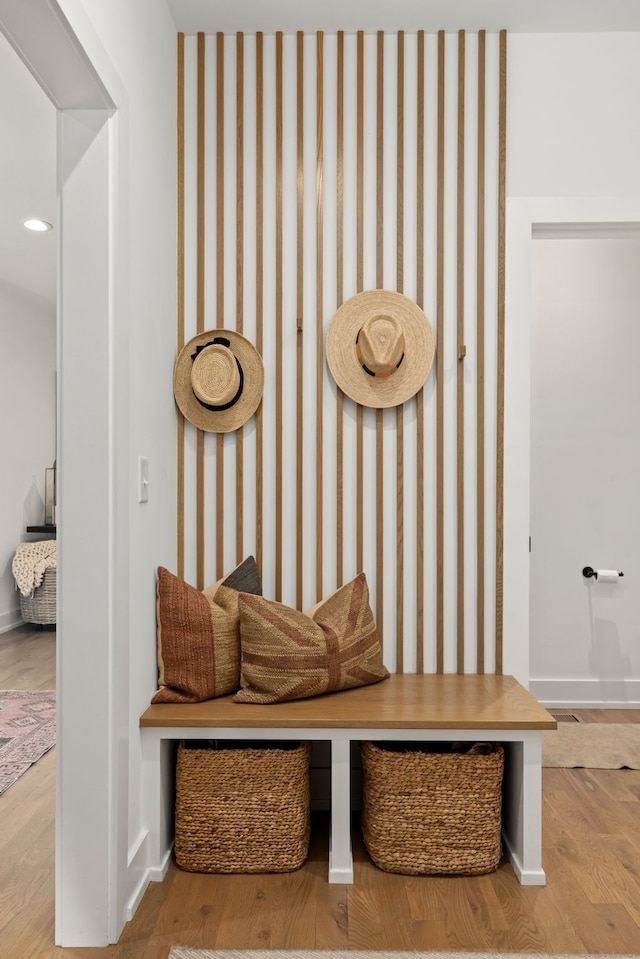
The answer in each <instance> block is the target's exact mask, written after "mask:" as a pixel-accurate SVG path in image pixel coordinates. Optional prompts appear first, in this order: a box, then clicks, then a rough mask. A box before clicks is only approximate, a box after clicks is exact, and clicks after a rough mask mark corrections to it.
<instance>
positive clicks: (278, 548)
mask: <svg viewBox="0 0 640 959" xmlns="http://www.w3.org/2000/svg"><path fill="white" fill-rule="evenodd" d="M282 109H283V104H282V33H281V32H278V33H276V331H275V332H276V369H275V378H276V439H275V446H276V449H275V454H276V462H275V480H276V483H275V519H276V528H275V598H276V601H277V602H281V601H282V428H283V423H282V279H283V278H282V267H283V264H282V239H283V237H282V148H283V142H282Z"/></svg>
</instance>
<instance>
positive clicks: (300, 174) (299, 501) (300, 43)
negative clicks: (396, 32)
mask: <svg viewBox="0 0 640 959" xmlns="http://www.w3.org/2000/svg"><path fill="white" fill-rule="evenodd" d="M303 117H304V34H303V33H302V32H301V31H300V32H298V34H297V119H296V123H297V222H296V238H297V277H296V302H297V306H296V317H297V323H296V391H297V393H296V478H297V482H296V557H297V562H296V606H297V608H298V609H302V604H303V599H302V557H303V522H302V517H303V503H304V497H303V488H304V487H303V484H304V468H303V430H302V425H303V421H304V391H303V326H304V323H303V308H304V307H303V304H304V296H303V295H304V270H303V254H304V123H303Z"/></svg>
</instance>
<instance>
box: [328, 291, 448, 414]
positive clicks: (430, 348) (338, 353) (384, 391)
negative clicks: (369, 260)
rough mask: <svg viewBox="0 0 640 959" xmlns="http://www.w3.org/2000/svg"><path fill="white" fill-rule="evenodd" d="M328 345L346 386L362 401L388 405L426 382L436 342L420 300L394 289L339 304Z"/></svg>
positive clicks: (337, 376)
mask: <svg viewBox="0 0 640 959" xmlns="http://www.w3.org/2000/svg"><path fill="white" fill-rule="evenodd" d="M326 349H327V362H328V364H329V369H330V370H331V374H332V376H333V378H334V380H335V381H336V383H337V384H338V386H339V387H340V389H341V390H342V391H343V392H344V393H346V395H347V396H349V397H351V399H352V400H355V402H356V403H360V404H361V405H362V406H370V407H374V408H375V409H384V408H386V407H389V406H400V405H401V404H402V403H404V402H406V401H407V400H408V399H410V398H411V397H412V396H414V395H415V394H416V393H417V392H418V390H419V389H420V388H421V387H422V386H424V383H425V381H426V379H427V377H428V375H429V372H430V370H431V366H432V365H433V356H434V352H435V345H434V337H433V329H432V328H431V324H430V323H429V320H428V319H427V317H426V316H425V314H424V313H423V312H422V310H421V309H420V307H419V306H418V305H417V304H416V303H414V302H413V301H412V300H410V299H409V298H408V297H406V296H404V295H403V294H402V293H395V292H393V291H391V290H367V291H365V292H364V293H357V294H356V296H352V297H351V299H349V300H347V301H346V303H343V304H342V306H341V307H340V308H339V309H338V311H337V312H336V314H335V316H334V317H333V319H332V321H331V324H330V326H329V329H328V331H327V341H326Z"/></svg>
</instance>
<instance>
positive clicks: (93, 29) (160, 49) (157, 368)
mask: <svg viewBox="0 0 640 959" xmlns="http://www.w3.org/2000/svg"><path fill="white" fill-rule="evenodd" d="M61 6H62V8H63V12H64V14H65V16H66V17H67V19H68V21H69V24H70V26H71V28H72V30H73V32H74V33H75V35H76V37H77V38H78V42H79V44H80V46H81V47H82V48H83V50H84V53H85V55H86V57H87V58H88V60H89V61H90V62H91V64H92V67H93V69H94V70H95V72H96V74H97V75H98V77H99V78H100V80H101V81H102V84H103V85H104V88H106V91H107V92H108V95H109V97H110V98H111V100H112V101H113V103H114V106H115V112H113V114H112V116H111V117H109V113H108V111H106V110H101V109H96V110H91V109H89V110H79V111H66V112H65V113H64V114H63V116H62V120H61V125H60V145H61V159H60V162H61V203H62V218H63V239H62V252H61V292H60V304H61V306H60V309H61V321H60V326H61V332H60V342H59V357H60V365H59V371H60V372H59V380H60V396H59V403H60V424H61V426H60V431H61V432H60V437H59V444H60V445H59V450H60V451H61V455H60V460H61V464H60V466H61V471H60V480H61V499H62V502H61V510H60V527H61V529H60V540H59V547H60V551H59V556H60V559H61V571H62V577H61V578H62V599H61V604H60V605H61V610H60V612H61V616H60V618H59V621H60V623H61V628H60V630H59V663H58V669H59V689H60V707H59V729H60V736H61V741H60V747H61V748H60V749H59V754H58V760H59V762H58V791H59V803H58V811H59V815H58V828H57V837H58V846H57V881H56V892H57V900H56V910H57V912H56V939H57V942H58V943H60V944H62V945H104V944H106V943H107V942H113V941H116V940H117V938H118V936H119V933H120V930H121V929H122V926H123V925H124V923H125V921H126V919H127V918H128V917H129V916H130V915H131V913H132V911H133V909H134V908H135V905H136V903H137V901H138V899H139V897H140V896H141V895H142V892H143V891H144V888H145V886H146V883H147V882H148V879H149V875H148V871H147V868H146V845H145V842H146V830H145V814H144V809H143V807H142V797H141V791H142V784H141V757H140V749H139V734H138V717H139V715H140V713H141V712H142V710H143V709H144V707H145V706H146V705H147V704H148V702H149V699H150V696H151V694H152V692H153V690H154V689H155V688H156V676H157V674H156V656H155V649H156V643H155V604H154V592H155V568H156V566H157V565H158V564H159V563H162V564H165V565H169V564H170V563H171V561H172V559H173V557H174V556H175V525H174V523H173V522H172V521H171V519H170V518H171V517H173V515H174V512H175V432H174V431H175V408H174V403H173V395H172V388H171V384H172V369H173V361H174V357H175V333H174V331H175V308H176V284H175V183H176V177H175V173H176V169H175V156H176V145H175V116H176V107H175V76H176V62H175V61H176V36H175V28H174V26H173V22H172V20H171V19H170V17H169V15H168V12H167V10H166V8H165V7H164V5H163V4H159V3H157V2H155V0H154V2H152V0H147V2H140V3H136V4H135V5H132V4H129V3H128V2H124V0H123V2H116V3H110V4H109V5H108V6H106V5H105V4H104V3H101V2H98V0H95V2H94V0H87V2H78V0H66V2H64V3H62V4H61ZM107 102H108V98H105V97H103V98H102V99H101V96H100V93H99V92H98V94H97V96H96V103H97V105H98V107H100V105H101V103H107ZM83 331H84V337H83ZM140 454H143V455H146V456H148V457H149V461H150V475H151V487H150V499H149V503H148V504H145V505H144V506H140V505H138V502H137V482H136V481H137V459H138V455H140ZM89 503H90V507H89ZM168 518H169V519H168ZM89 558H90V560H91V561H90V562H89V561H88V560H89ZM79 677H82V679H83V681H79Z"/></svg>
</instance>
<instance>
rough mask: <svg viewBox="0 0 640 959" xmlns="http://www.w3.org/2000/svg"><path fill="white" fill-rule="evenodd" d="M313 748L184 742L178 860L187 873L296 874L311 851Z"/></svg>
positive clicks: (178, 808) (179, 783)
mask: <svg viewBox="0 0 640 959" xmlns="http://www.w3.org/2000/svg"><path fill="white" fill-rule="evenodd" d="M310 755H311V746H310V744H309V743H300V744H293V746H292V747H291V748H285V744H283V743H278V744H277V746H274V747H273V748H268V747H265V746H264V745H263V744H261V745H260V747H258V748H254V745H253V744H251V746H249V747H246V748H210V747H207V746H204V745H202V744H200V743H197V742H193V743H185V742H182V743H180V745H179V747H178V763H177V773H176V820H175V826H176V836H175V855H176V862H177V864H178V865H179V866H180V868H181V869H185V870H187V871H188V872H215V873H252V872H291V871H292V870H294V869H298V868H299V867H300V866H302V864H303V863H304V861H305V859H306V858H307V853H308V850H309V834H310V814H309V799H310V786H309V760H310Z"/></svg>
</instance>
